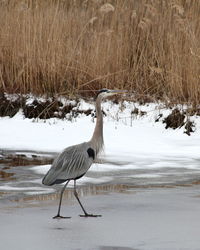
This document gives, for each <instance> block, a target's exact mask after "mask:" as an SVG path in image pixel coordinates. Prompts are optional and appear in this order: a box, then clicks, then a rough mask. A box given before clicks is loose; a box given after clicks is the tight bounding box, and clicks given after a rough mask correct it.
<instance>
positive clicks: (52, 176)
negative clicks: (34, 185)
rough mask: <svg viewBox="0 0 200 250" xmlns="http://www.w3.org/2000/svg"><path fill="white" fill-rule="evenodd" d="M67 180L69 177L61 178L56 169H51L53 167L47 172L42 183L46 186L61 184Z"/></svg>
mask: <svg viewBox="0 0 200 250" xmlns="http://www.w3.org/2000/svg"><path fill="white" fill-rule="evenodd" d="M65 181H67V179H61V178H59V177H58V174H56V173H55V172H54V171H51V169H50V170H49V171H48V172H47V174H46V175H45V176H44V178H43V179H42V184H43V185H46V186H52V185H54V184H60V183H63V182H65Z"/></svg>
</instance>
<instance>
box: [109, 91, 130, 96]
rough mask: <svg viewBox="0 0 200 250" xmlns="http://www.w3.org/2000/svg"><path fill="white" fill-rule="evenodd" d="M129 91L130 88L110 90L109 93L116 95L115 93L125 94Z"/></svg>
mask: <svg viewBox="0 0 200 250" xmlns="http://www.w3.org/2000/svg"><path fill="white" fill-rule="evenodd" d="M125 93H128V90H109V94H111V95H115V94H125Z"/></svg>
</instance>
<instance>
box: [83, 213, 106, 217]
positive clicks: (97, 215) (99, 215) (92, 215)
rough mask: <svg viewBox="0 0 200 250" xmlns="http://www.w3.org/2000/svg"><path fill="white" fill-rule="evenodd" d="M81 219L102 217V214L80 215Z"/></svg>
mask: <svg viewBox="0 0 200 250" xmlns="http://www.w3.org/2000/svg"><path fill="white" fill-rule="evenodd" d="M79 216H80V217H101V216H102V215H101V214H87V213H86V214H80V215H79Z"/></svg>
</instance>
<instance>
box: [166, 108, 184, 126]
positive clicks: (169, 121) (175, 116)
mask: <svg viewBox="0 0 200 250" xmlns="http://www.w3.org/2000/svg"><path fill="white" fill-rule="evenodd" d="M184 119H185V115H184V114H183V113H182V112H180V111H179V110H178V109H174V110H173V111H172V113H171V114H170V115H168V116H167V117H166V118H165V119H164V120H163V123H165V124H166V126H165V128H166V129H167V128H173V129H176V128H181V127H182V126H183V125H184Z"/></svg>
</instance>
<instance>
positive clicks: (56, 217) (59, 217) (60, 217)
mask: <svg viewBox="0 0 200 250" xmlns="http://www.w3.org/2000/svg"><path fill="white" fill-rule="evenodd" d="M70 218H71V217H65V216H61V215H59V214H57V215H56V216H54V217H53V219H70Z"/></svg>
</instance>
